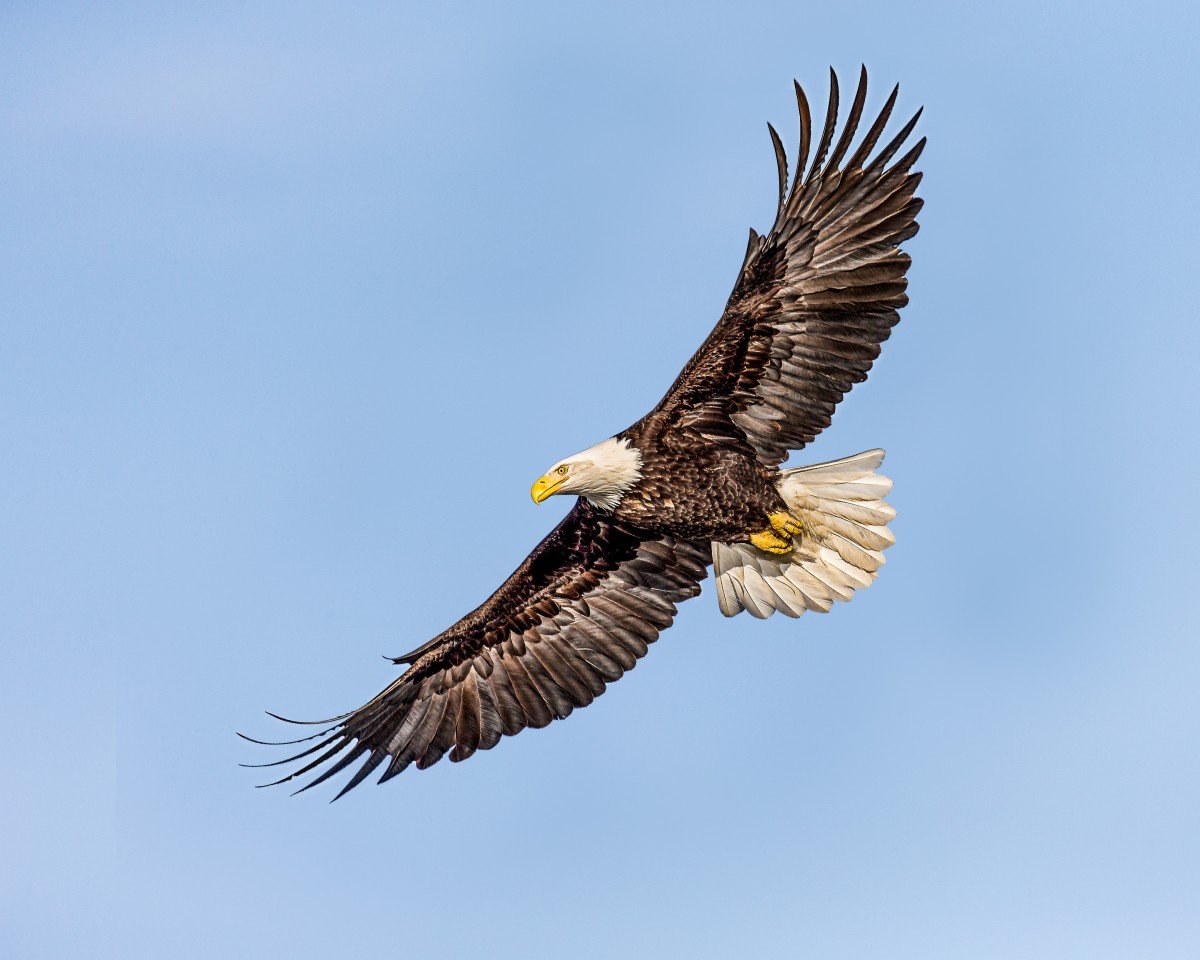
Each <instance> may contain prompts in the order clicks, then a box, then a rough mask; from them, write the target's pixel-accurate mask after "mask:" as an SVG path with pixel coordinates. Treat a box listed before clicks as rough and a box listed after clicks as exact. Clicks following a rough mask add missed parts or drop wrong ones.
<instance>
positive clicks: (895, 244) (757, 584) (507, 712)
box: [247, 68, 925, 799]
mask: <svg viewBox="0 0 1200 960" xmlns="http://www.w3.org/2000/svg"><path fill="white" fill-rule="evenodd" d="M829 83H830V90H829V101H828V106H827V109H826V113H825V120H824V124H823V126H822V128H821V132H820V135H819V137H817V138H816V144H815V149H814V150H812V157H811V161H810V159H809V154H810V148H812V147H813V131H814V128H813V124H812V120H811V116H810V113H809V104H808V99H807V97H806V96H805V94H804V91H803V90H802V89H801V87H800V85H799V84H795V93H796V104H797V107H798V110H799V114H800V143H799V147H798V151H797V159H796V166H795V172H794V174H793V175H792V177H791V179H790V181H789V177H788V160H787V155H786V152H785V150H784V147H783V142H782V141H781V140H780V138H779V134H778V133H777V132H776V131H775V128H774V127H771V126H769V125H768V129H769V131H770V135H771V142H772V144H773V146H774V149H775V159H776V164H777V167H778V173H779V203H778V208H777V211H776V214H775V222H774V223H773V224H772V226H771V229H770V230H769V231H768V232H767V233H766V234H764V235H760V234H758V233H756V232H755V231H754V230H751V231H750V241H749V244H748V246H747V248H746V255H745V258H744V260H743V262H742V266H741V270H740V271H739V273H738V277H737V282H736V283H735V285H734V288H733V293H732V294H731V295H730V297H729V301H728V302H727V303H726V305H725V311H724V313H723V314H722V315H721V319H720V320H719V321H718V322H717V325H716V327H715V328H714V329H713V331H712V333H710V334H709V336H708V339H707V340H705V341H704V343H703V344H702V345H701V346H700V349H699V350H697V351H696V353H695V355H694V356H693V357H692V358H691V359H690V360H689V361H688V363H687V365H686V366H685V367H684V368H683V371H682V372H681V373H680V374H679V377H678V378H677V379H676V381H675V382H674V383H673V384H672V385H671V388H670V389H669V390H668V391H667V393H666V395H665V396H664V397H663V398H662V400H661V401H660V402H659V403H658V405H657V406H656V407H655V408H654V409H653V410H651V411H650V412H649V413H648V414H646V415H645V416H644V417H642V419H640V420H638V421H637V423H635V424H633V426H631V427H629V428H628V429H626V430H622V431H621V432H620V433H618V434H616V435H615V436H613V437H609V438H608V439H606V440H603V441H601V442H600V443H597V444H596V445H594V446H592V447H589V448H588V449H586V450H584V451H582V452H580V453H577V454H575V455H573V456H570V457H566V458H565V459H563V460H560V461H558V463H555V464H554V465H553V466H551V467H550V469H549V470H547V471H546V473H545V474H544V475H543V476H541V477H540V478H539V479H538V480H537V482H536V483H534V485H533V489H532V495H533V499H534V501H536V502H538V503H541V502H542V501H543V500H545V499H546V498H547V497H550V496H554V495H565V494H573V495H575V496H577V497H578V499H577V500H576V502H575V505H574V507H573V508H572V509H571V511H570V512H569V513H568V514H567V516H566V517H565V518H564V519H563V521H562V522H561V523H559V524H558V526H557V527H555V528H554V529H553V530H552V531H551V532H550V533H549V535H548V536H547V537H546V538H545V539H544V540H542V542H541V543H539V544H538V545H537V546H536V547H535V548H534V549H533V552H532V553H530V554H529V556H528V557H526V558H525V560H524V562H522V563H521V565H520V566H519V567H517V569H516V571H515V572H514V573H513V574H512V576H510V577H509V578H508V579H507V580H506V581H504V583H503V584H501V586H500V588H499V589H498V590H496V592H495V593H493V594H492V595H491V596H490V597H489V598H488V599H487V600H486V601H484V603H483V604H482V605H481V606H479V607H478V608H476V609H475V610H473V611H472V612H470V613H468V614H467V615H466V616H465V617H463V618H462V619H461V620H459V621H458V622H457V623H455V624H454V625H453V626H451V627H450V628H449V629H447V630H445V631H444V632H442V633H440V634H438V635H437V636H436V637H434V638H433V639H432V640H430V641H429V642H428V643H424V644H422V645H421V646H419V647H417V648H416V649H415V650H413V651H411V652H409V653H406V654H404V655H402V656H399V657H395V658H394V662H395V663H396V664H398V665H404V666H406V667H407V669H405V670H404V672H403V673H402V674H401V675H400V676H399V677H398V678H396V679H395V680H393V681H392V682H391V683H390V684H388V686H387V687H385V688H384V689H383V690H382V691H381V692H380V693H379V694H377V695H376V696H375V697H373V698H372V699H371V700H369V701H368V702H367V703H366V704H364V705H363V706H361V707H359V708H358V709H357V710H353V711H351V712H349V713H345V714H342V715H341V716H338V717H332V718H330V719H329V720H327V721H319V723H321V724H325V725H326V726H325V729H323V730H322V731H320V732H319V733H316V734H313V735H312V736H310V737H304V738H301V739H300V740H291V741H284V743H288V744H297V743H303V742H305V741H310V740H315V741H316V743H315V744H313V745H312V746H309V747H308V748H307V749H304V750H303V751H302V752H300V753H297V754H296V755H295V756H291V757H288V758H287V759H285V760H280V761H276V763H271V764H262V766H275V765H277V764H287V763H299V762H300V761H303V763H302V765H300V768H299V769H297V770H294V771H293V772H291V773H289V774H288V775H287V776H285V777H283V778H281V779H279V780H276V781H274V783H284V782H287V781H290V780H294V779H295V778H297V777H303V776H305V775H310V776H311V779H310V780H309V781H308V782H307V783H306V784H305V785H304V786H302V787H301V788H300V790H299V791H297V792H301V791H303V790H307V789H309V788H310V787H313V786H316V785H317V784H319V783H322V782H323V781H325V780H327V779H328V778H329V777H331V776H333V775H334V774H336V773H338V772H339V771H342V770H344V769H346V768H347V767H349V766H351V765H352V764H354V763H355V762H356V761H361V763H359V765H358V767H357V768H356V769H355V770H354V772H353V774H352V775H351V776H350V778H349V780H348V782H346V784H345V785H344V786H343V787H342V789H341V792H340V793H338V794H337V797H340V796H342V795H343V794H344V793H346V792H347V791H348V790H351V789H353V788H354V787H355V786H357V785H358V784H359V783H361V782H362V781H363V780H364V779H365V778H366V777H367V776H369V775H370V774H371V773H372V772H373V771H375V770H376V769H378V768H379V767H381V766H384V765H385V764H386V766H384V770H383V773H382V776H381V777H380V781H379V782H381V783H382V782H384V781H386V780H390V779H391V778H392V777H394V776H396V775H397V774H398V773H401V772H402V771H404V770H406V769H407V768H408V767H409V766H410V765H413V764H415V765H416V766H417V767H418V768H422V769H423V768H425V767H428V766H430V765H431V764H434V763H436V762H437V761H438V760H440V759H441V758H442V757H443V756H444V755H445V754H446V753H447V751H449V754H450V759H451V760H454V761H458V760H465V759H466V758H467V757H469V756H471V755H472V754H473V753H475V751H477V750H489V749H491V748H492V747H494V746H495V745H496V744H497V743H499V742H500V739H501V738H502V737H504V736H512V735H513V734H516V733H519V732H520V731H522V730H524V729H525V728H526V727H544V726H546V725H547V724H548V723H550V721H552V720H555V719H562V718H563V717H566V716H568V715H569V714H570V713H571V711H572V710H574V709H575V708H576V707H584V706H587V705H588V704H590V703H591V702H592V701H593V700H594V699H595V698H596V697H598V696H600V694H602V693H603V692H604V690H605V688H606V686H607V685H608V684H610V683H612V682H613V681H615V680H618V679H620V678H621V676H622V675H623V674H624V673H625V672H626V671H627V670H631V669H632V668H633V667H634V665H635V664H636V663H637V661H638V659H639V658H641V657H643V656H645V654H646V652H647V650H648V647H649V644H651V643H652V642H654V640H656V639H657V638H658V635H659V634H660V633H661V632H662V631H663V630H665V629H666V628H667V627H669V626H670V625H671V623H672V620H673V619H674V616H675V612H676V604H678V603H679V602H680V601H682V600H686V599H688V598H689V597H694V596H696V595H697V594H698V593H699V592H700V583H701V581H702V580H703V579H704V578H705V576H706V575H707V572H708V565H709V563H710V562H711V563H712V565H713V568H714V570H713V572H714V579H715V582H716V588H717V590H716V592H717V602H718V604H719V606H720V609H721V612H722V613H724V614H725V615H726V616H733V615H734V614H737V613H739V612H741V611H742V610H747V611H749V613H750V614H751V615H752V616H755V617H767V616H770V615H771V614H772V613H774V612H780V613H783V614H785V615H787V616H791V617H795V616H799V615H800V614H801V613H803V612H804V611H805V610H818V611H822V612H824V611H828V610H829V609H830V607H831V605H832V603H833V601H834V600H842V601H845V600H849V599H850V598H851V596H852V595H853V593H854V591H855V590H856V589H859V588H861V587H867V586H869V585H870V584H871V582H872V581H873V580H874V578H875V577H876V575H877V573H878V570H879V568H880V566H881V565H882V564H883V553H882V551H883V550H884V549H885V548H886V547H888V546H889V545H891V544H892V543H893V537H892V535H891V533H890V532H889V530H888V529H887V525H888V523H889V522H890V521H891V520H892V519H893V518H894V516H895V512H894V511H893V510H892V508H891V507H890V506H889V505H888V504H887V503H886V502H885V501H884V496H885V495H886V494H887V493H888V491H889V490H890V489H891V481H890V480H888V479H887V478H886V477H884V476H882V475H881V474H879V473H878V472H876V471H877V469H878V467H879V466H880V464H881V463H882V461H883V451H882V450H871V451H867V452H865V453H860V454H857V455H855V456H852V457H847V458H845V459H842V460H837V461H834V462H832V463H822V464H817V465H814V466H806V467H799V468H793V469H780V464H782V463H783V462H784V461H785V460H786V459H787V457H788V453H789V451H791V450H799V449H801V448H802V447H804V446H805V445H806V444H807V443H809V442H811V441H812V439H813V438H814V437H816V435H817V434H818V433H820V432H821V431H822V430H824V429H825V428H826V427H827V426H829V424H830V421H831V419H832V417H833V411H834V408H835V407H836V406H837V404H838V402H839V401H840V400H841V399H842V397H843V396H845V394H846V393H847V392H848V391H849V390H850V388H851V387H852V386H853V385H854V384H856V383H859V382H861V381H863V380H865V379H866V378H867V372H868V371H869V370H870V369H871V364H872V363H873V362H874V360H875V358H876V357H877V356H878V355H879V351H880V345H881V344H882V343H883V341H884V340H886V339H887V338H888V336H889V334H890V333H891V329H892V327H893V326H894V325H895V324H896V323H897V321H898V320H899V319H900V317H899V313H898V311H899V310H900V308H901V307H903V306H905V305H906V304H907V302H908V297H907V295H906V293H905V290H906V287H907V280H906V278H905V274H906V271H907V269H908V265H909V262H910V261H909V257H908V255H907V254H906V253H904V252H903V251H902V250H901V249H900V245H901V244H902V243H903V242H904V241H905V240H908V239H909V238H910V237H912V236H914V235H915V234H916V232H917V220H916V217H917V213H918V212H919V211H920V209H921V200H920V199H919V198H917V197H916V196H914V193H915V191H916V189H917V185H918V184H919V183H920V180H921V175H920V174H919V173H916V172H914V171H913V165H914V164H915V163H916V161H917V158H918V157H919V156H920V154H921V151H922V149H923V147H924V145H925V140H924V138H922V139H920V140H918V141H917V142H916V143H915V144H913V145H912V146H911V147H910V148H908V149H907V150H906V152H904V153H903V154H901V155H900V157H899V159H895V158H896V156H897V155H898V154H900V151H901V150H902V149H904V148H905V146H906V144H907V141H908V139H909V136H910V135H911V134H912V131H913V128H914V127H915V125H916V123H917V120H918V118H919V117H920V111H919V110H918V111H917V113H916V115H914V116H913V117H912V119H911V120H909V121H908V122H907V123H906V124H904V125H903V126H902V127H901V128H900V130H899V132H897V133H896V134H895V136H894V137H892V138H891V139H890V140H889V141H888V142H887V145H886V146H884V147H882V148H881V149H879V150H876V147H877V145H878V143H879V141H880V140H881V137H882V135H883V133H884V130H885V127H886V126H887V124H888V121H889V119H890V117H891V115H892V109H893V107H894V105H895V103H896V97H897V94H898V93H899V87H896V88H894V89H893V90H892V91H891V94H890V95H889V96H888V98H887V100H886V102H885V103H884V105H883V108H882V110H881V111H880V113H879V115H878V116H877V117H876V119H875V120H874V122H873V123H871V125H870V127H869V128H868V129H867V131H866V133H865V134H864V135H863V136H862V139H861V140H860V141H859V142H858V143H857V145H855V144H854V141H855V137H856V134H857V133H858V129H859V121H860V120H861V119H862V114H863V105H864V102H865V100H866V96H867V74H866V69H865V68H864V69H863V70H862V71H861V73H860V76H859V82H858V87H857V90H856V91H855V94H854V100H853V102H852V103H851V105H850V109H849V112H848V114H847V116H846V120H845V123H844V125H843V126H842V129H841V133H840V135H837V125H838V124H837V121H838V113H839V108H838V100H839V96H838V79H837V74H836V73H835V72H833V71H832V70H831V71H830V81H829ZM835 135H837V140H836V142H835V141H834V137H835ZM852 148H853V149H852ZM272 716H275V715H274V714H272ZM279 719H283V718H279ZM289 722H295V721H289ZM247 739H252V738H247ZM255 742H258V743H263V742H266V741H255ZM272 785H274V784H264V786H272ZM337 797H335V798H334V799H337Z"/></svg>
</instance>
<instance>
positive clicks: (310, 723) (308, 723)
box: [263, 710, 354, 727]
mask: <svg viewBox="0 0 1200 960" xmlns="http://www.w3.org/2000/svg"><path fill="white" fill-rule="evenodd" d="M263 713H265V714H266V715H267V716H268V717H274V718H275V719H276V720H282V721H283V722H284V723H290V724H293V725H294V726H297V727H319V726H320V725H321V724H323V723H337V722H338V721H339V720H345V719H346V718H347V717H348V716H350V714H352V713H354V711H353V710H347V711H346V712H345V713H342V714H338V716H336V717H326V718H325V719H324V720H289V719H288V718H287V717H281V716H280V715H279V714H277V713H272V712H271V711H270V710H264V711H263Z"/></svg>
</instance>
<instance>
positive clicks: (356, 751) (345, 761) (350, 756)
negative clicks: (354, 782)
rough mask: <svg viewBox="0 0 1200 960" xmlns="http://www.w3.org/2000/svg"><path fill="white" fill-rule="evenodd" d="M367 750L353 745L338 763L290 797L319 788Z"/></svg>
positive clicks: (359, 744)
mask: <svg viewBox="0 0 1200 960" xmlns="http://www.w3.org/2000/svg"><path fill="white" fill-rule="evenodd" d="M368 749H369V747H367V745H366V744H365V743H361V742H360V743H357V744H355V745H354V747H353V748H351V750H350V752H349V753H347V754H346V755H345V756H344V757H342V758H340V759H339V760H338V762H337V763H335V764H334V765H333V766H332V767H330V768H329V769H328V770H323V771H322V772H321V775H320V776H317V777H313V779H312V780H310V781H308V783H306V784H305V785H304V786H302V787H300V788H299V789H297V790H293V791H292V796H293V797H294V796H297V795H298V794H301V793H304V792H305V791H307V790H311V789H312V788H313V787H316V786H319V785H320V784H322V783H324V782H325V781H326V780H328V779H329V778H330V777H332V776H333V775H334V774H337V773H341V772H342V771H343V770H345V769H346V768H347V767H348V766H350V764H352V763H353V762H354V761H355V760H357V759H358V758H359V757H361V756H362V755H363V754H364V753H366V752H367V750H368Z"/></svg>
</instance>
